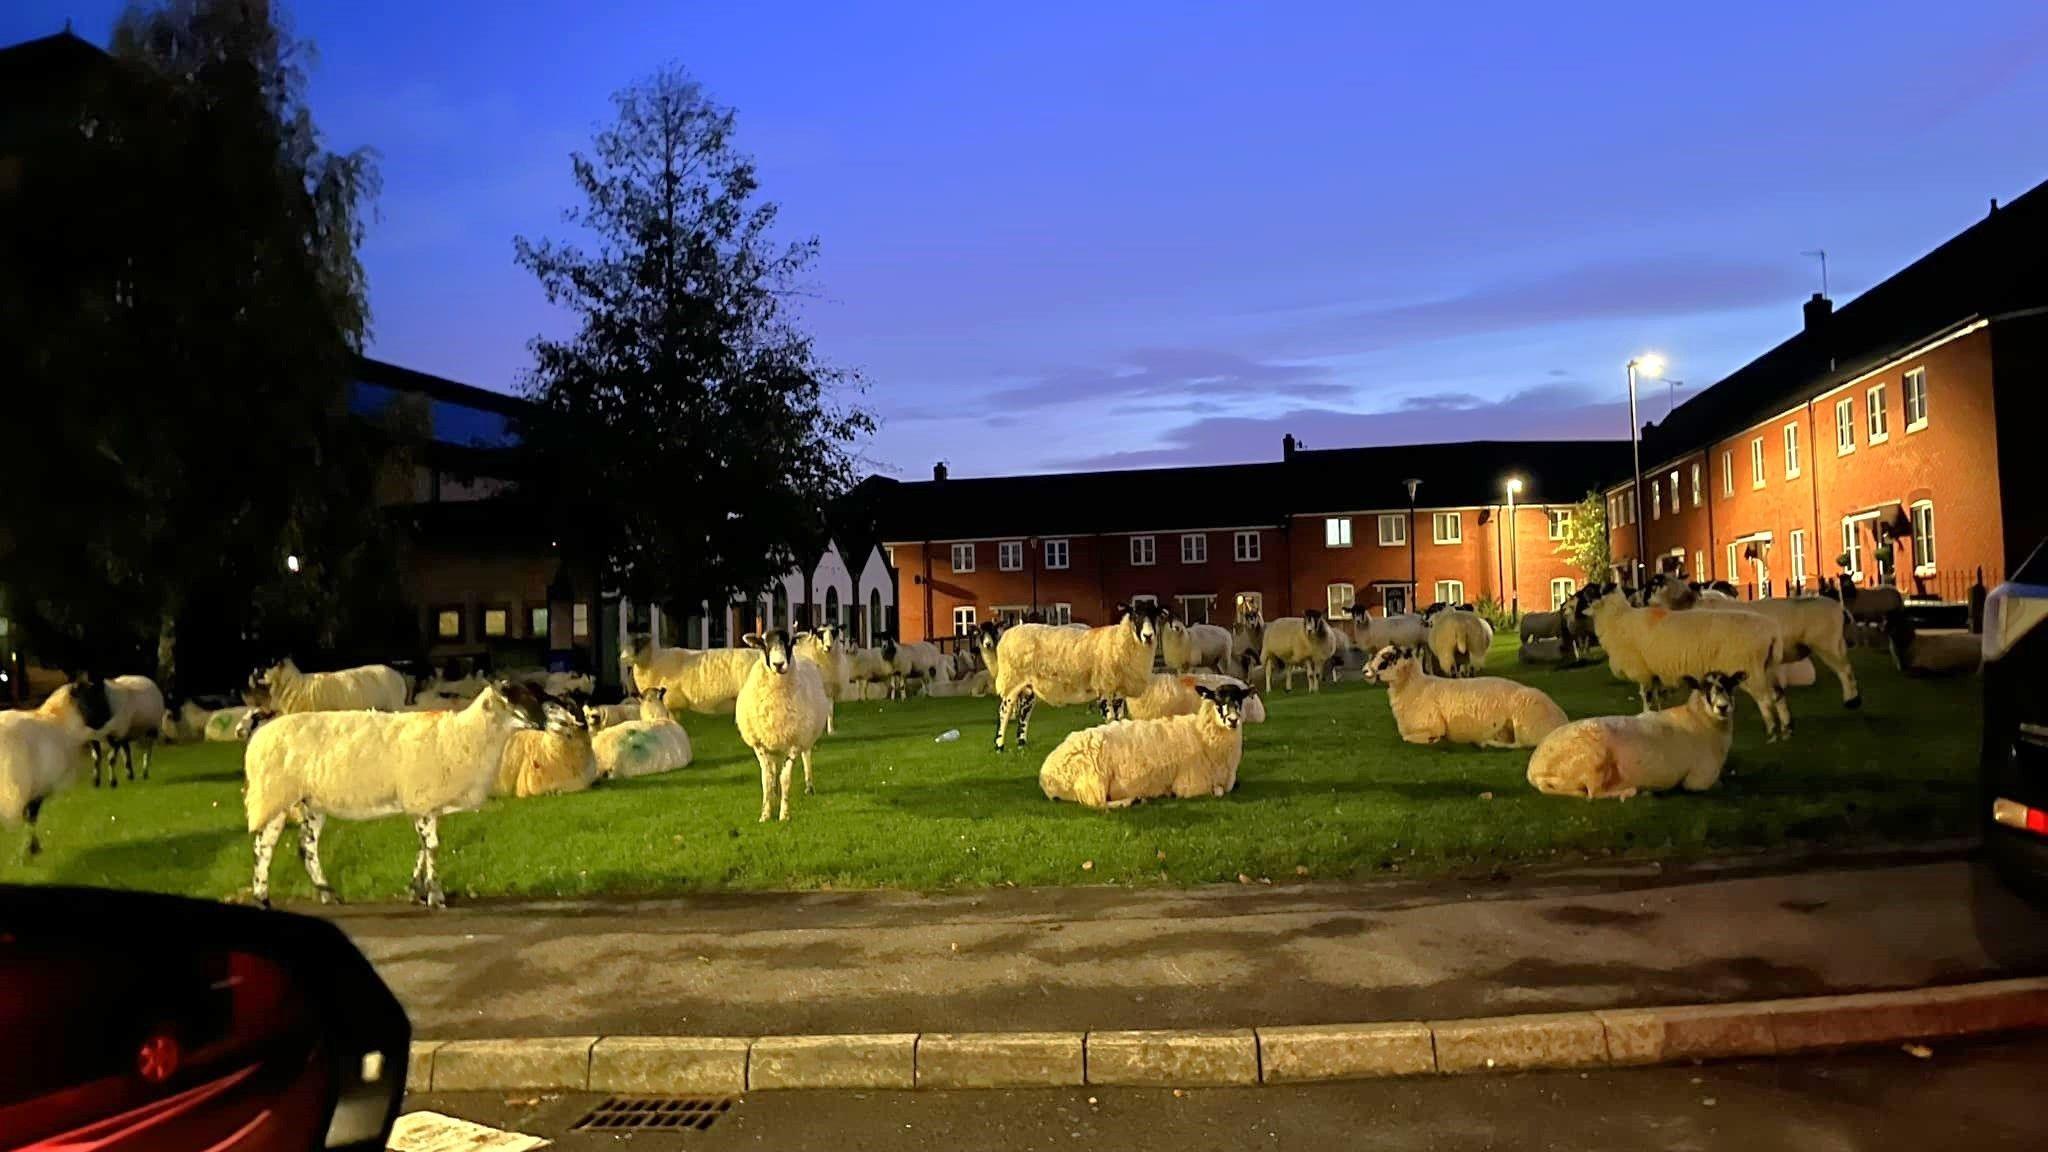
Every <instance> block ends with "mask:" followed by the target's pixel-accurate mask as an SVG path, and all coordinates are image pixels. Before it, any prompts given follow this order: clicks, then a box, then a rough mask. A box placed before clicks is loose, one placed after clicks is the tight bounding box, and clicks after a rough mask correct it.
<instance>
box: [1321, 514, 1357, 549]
mask: <svg viewBox="0 0 2048 1152" xmlns="http://www.w3.org/2000/svg"><path fill="white" fill-rule="evenodd" d="M1323 547H1325V548H1349V547H1351V517H1349V516H1332V517H1330V518H1329V519H1327V520H1325V521H1323Z"/></svg>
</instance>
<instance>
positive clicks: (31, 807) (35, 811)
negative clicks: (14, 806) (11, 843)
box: [21, 796, 43, 859]
mask: <svg viewBox="0 0 2048 1152" xmlns="http://www.w3.org/2000/svg"><path fill="white" fill-rule="evenodd" d="M42 812H43V798H42V797H41V796H38V797H36V798H35V799H33V800H31V801H29V802H28V803H27V804H24V805H22V809H21V822H22V823H24V824H26V825H28V850H27V851H26V852H25V853H24V858H25V859H32V858H34V857H35V856H37V855H39V854H41V852H42V850H43V842H42V841H40V840H38V839H36V817H37V816H40V815H42Z"/></svg>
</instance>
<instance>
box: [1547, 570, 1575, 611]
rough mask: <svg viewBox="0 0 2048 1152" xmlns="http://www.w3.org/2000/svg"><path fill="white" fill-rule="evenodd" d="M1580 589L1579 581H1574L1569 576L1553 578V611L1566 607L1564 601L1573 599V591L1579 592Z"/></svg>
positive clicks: (1551, 605) (1551, 583)
mask: <svg viewBox="0 0 2048 1152" xmlns="http://www.w3.org/2000/svg"><path fill="white" fill-rule="evenodd" d="M1578 590H1579V586H1578V583H1577V581H1574V580H1573V579H1572V578H1571V577H1569V576H1558V577H1555V578H1553V579H1552V580H1551V581H1550V610H1551V611H1552V612H1555V611H1557V610H1558V609H1560V608H1562V607H1564V602H1565V601H1567V600H1569V599H1571V598H1572V593H1574V592H1577V591H1578Z"/></svg>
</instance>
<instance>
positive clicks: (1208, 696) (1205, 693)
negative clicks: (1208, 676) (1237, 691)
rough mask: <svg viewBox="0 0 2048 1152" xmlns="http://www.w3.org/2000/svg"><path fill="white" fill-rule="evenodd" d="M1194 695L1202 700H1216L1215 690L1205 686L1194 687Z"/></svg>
mask: <svg viewBox="0 0 2048 1152" xmlns="http://www.w3.org/2000/svg"><path fill="white" fill-rule="evenodd" d="M1195 695H1197V696H1200V697H1201V698H1202V699H1204V700H1214V699H1216V690H1215V689H1214V688H1211V687H1209V686H1208V685H1206V684H1197V685H1195Z"/></svg>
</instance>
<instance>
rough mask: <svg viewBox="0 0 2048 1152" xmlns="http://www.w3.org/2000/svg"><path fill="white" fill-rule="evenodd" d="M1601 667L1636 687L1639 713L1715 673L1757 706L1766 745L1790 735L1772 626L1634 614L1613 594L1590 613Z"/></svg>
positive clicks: (1734, 615) (1713, 617)
mask: <svg viewBox="0 0 2048 1152" xmlns="http://www.w3.org/2000/svg"><path fill="white" fill-rule="evenodd" d="M1589 611H1590V613H1591V615H1592V618H1593V627H1594V628H1595V629H1596V630H1597V631H1598V633H1599V636H1600V646H1601V647H1602V648H1604V649H1606V650H1607V667H1608V668H1609V669H1610V670H1611V671H1612V672H1613V673H1614V674H1615V675H1616V676H1618V677H1620V678H1621V679H1623V680H1628V681H1631V682H1633V683H1634V684H1635V685H1636V688H1637V690H1638V691H1639V692H1640V693H1641V695H1642V700H1643V711H1645V712H1648V711H1650V710H1651V709H1652V708H1654V707H1655V706H1656V701H1657V694H1658V693H1659V692H1660V691H1661V690H1662V689H1663V688H1664V687H1665V686H1667V685H1676V684H1680V683H1682V682H1684V681H1685V678H1686V677H1688V676H1690V677H1692V678H1693V679H1695V680H1700V681H1702V682H1704V681H1705V679H1706V677H1708V676H1711V675H1713V674H1715V673H1717V672H1718V673H1722V674H1724V675H1729V676H1732V675H1734V674H1735V673H1737V672H1741V673H1743V674H1744V679H1742V680H1740V681H1736V683H1739V684H1740V685H1741V686H1742V690H1743V691H1745V692H1747V693H1749V696H1750V698H1751V699H1753V700H1755V701H1756V706H1757V711H1758V712H1759V713H1761V714H1762V715H1763V720H1764V733H1765V739H1766V740H1776V739H1778V737H1779V736H1780V735H1784V736H1790V735H1791V734H1792V709H1791V708H1790V707H1789V706H1788V705H1787V704H1786V703H1785V689H1784V686H1783V685H1782V684H1780V683H1779V676H1778V663H1779V660H1778V626H1777V625H1776V624H1774V623H1772V622H1771V621H1769V620H1766V619H1764V618H1763V617H1762V616H1758V615H1756V614H1755V613H1753V612H1674V611H1672V610H1671V609H1669V608H1658V607H1649V608H1637V607H1634V606H1632V605H1631V604H1629V602H1628V598H1627V597H1626V596H1624V595H1623V594H1622V592H1621V590H1620V589H1619V588H1610V589H1609V590H1608V592H1607V594H1606V595H1605V596H1602V597H1601V598H1600V599H1599V600H1597V601H1595V602H1594V603H1593V606H1592V608H1591V609H1589Z"/></svg>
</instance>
